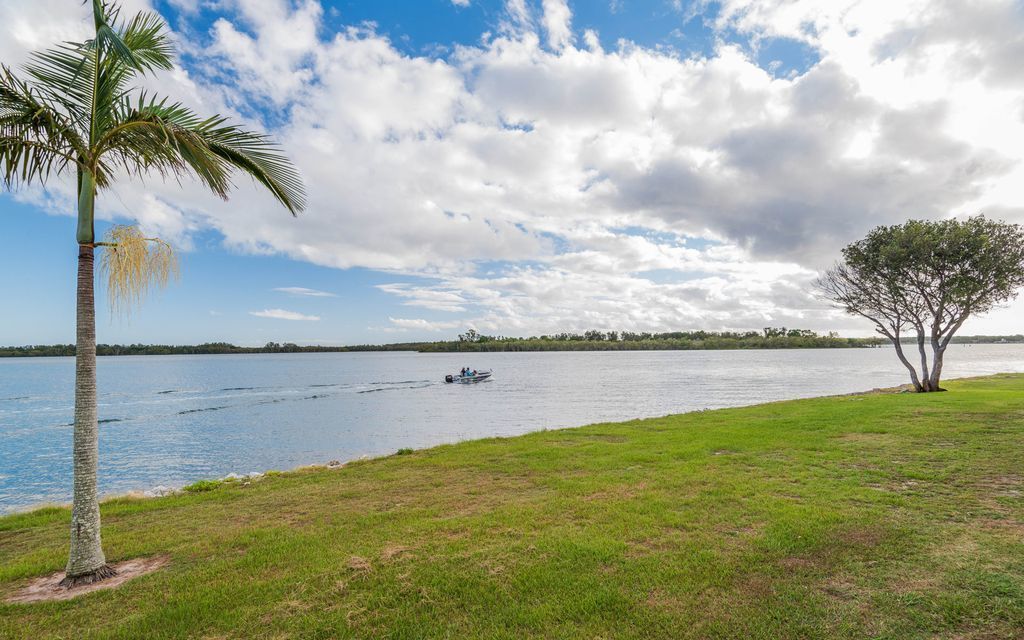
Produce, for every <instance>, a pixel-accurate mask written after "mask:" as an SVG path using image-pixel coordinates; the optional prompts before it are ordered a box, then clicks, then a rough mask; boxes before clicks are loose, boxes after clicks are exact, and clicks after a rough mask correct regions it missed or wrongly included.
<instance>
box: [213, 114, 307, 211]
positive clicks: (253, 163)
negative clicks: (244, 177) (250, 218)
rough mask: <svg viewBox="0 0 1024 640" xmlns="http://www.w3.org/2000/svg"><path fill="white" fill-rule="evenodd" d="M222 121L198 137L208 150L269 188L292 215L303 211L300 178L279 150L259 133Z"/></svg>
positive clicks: (302, 193) (303, 190) (302, 191)
mask: <svg viewBox="0 0 1024 640" xmlns="http://www.w3.org/2000/svg"><path fill="white" fill-rule="evenodd" d="M223 122H224V121H223V120H220V121H218V125H219V126H215V127H214V128H211V129H209V130H208V131H205V132H202V134H201V135H202V137H203V139H204V140H205V142H206V144H207V145H209V147H210V149H211V150H212V151H213V152H214V153H215V154H216V155H217V156H219V157H220V158H222V159H224V160H225V161H227V162H228V163H230V164H231V165H232V166H234V167H236V168H237V169H239V170H241V171H242V172H244V173H248V174H249V175H250V176H251V177H252V178H253V179H254V180H256V182H258V183H260V184H262V185H263V186H264V187H266V188H267V189H269V190H270V192H271V193H272V194H273V195H274V197H275V198H277V200H278V202H280V203H281V204H282V205H284V206H285V208H286V209H288V211H290V212H291V213H292V215H296V214H297V213H298V212H299V211H302V210H303V209H305V208H306V189H305V187H304V186H303V184H302V178H300V177H299V173H298V172H297V171H296V170H295V167H294V166H293V165H292V163H291V161H290V160H289V159H288V157H287V156H286V155H285V154H284V152H283V151H282V150H281V147H280V146H279V145H277V144H276V143H275V142H273V141H272V140H270V139H269V138H268V137H266V136H264V135H262V134H259V133H253V132H250V131H245V130H244V129H241V128H239V127H237V126H234V125H228V124H223Z"/></svg>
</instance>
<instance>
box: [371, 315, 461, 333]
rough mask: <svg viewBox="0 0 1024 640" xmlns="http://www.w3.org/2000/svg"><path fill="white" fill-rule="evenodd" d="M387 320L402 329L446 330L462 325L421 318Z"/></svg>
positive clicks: (396, 327)
mask: <svg viewBox="0 0 1024 640" xmlns="http://www.w3.org/2000/svg"><path fill="white" fill-rule="evenodd" d="M388 321H389V322H390V323H391V324H392V326H393V327H394V328H395V329H399V330H402V331H447V330H451V329H456V328H459V327H461V326H462V325H461V324H459V323H458V322H432V321H430V320H424V319H422V318H388Z"/></svg>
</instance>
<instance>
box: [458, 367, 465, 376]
mask: <svg viewBox="0 0 1024 640" xmlns="http://www.w3.org/2000/svg"><path fill="white" fill-rule="evenodd" d="M464 375H466V367H462V370H461V371H459V377H460V378H461V377H462V376H464Z"/></svg>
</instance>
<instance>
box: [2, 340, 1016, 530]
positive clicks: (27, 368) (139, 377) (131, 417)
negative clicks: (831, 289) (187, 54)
mask: <svg viewBox="0 0 1024 640" xmlns="http://www.w3.org/2000/svg"><path fill="white" fill-rule="evenodd" d="M462 366H471V367H475V368H477V369H488V368H493V369H494V372H495V374H494V379H493V380H492V381H490V382H485V383H481V384H477V385H446V384H444V383H443V382H441V380H442V379H443V377H444V374H445V373H449V372H457V371H458V370H459V369H460V368H461V367H462ZM1002 371H1024V345H972V346H953V347H950V350H949V352H948V354H947V358H946V368H945V374H946V377H947V378H950V377H957V376H970V375H981V374H987V373H996V372H1002ZM904 377H905V376H904V372H902V368H901V367H900V365H899V363H898V362H897V361H896V359H895V356H894V354H893V352H892V350H891V349H835V350H826V349H822V350H792V351H657V352H651V351H645V352H622V353H601V352H589V353H497V354H473V355H459V354H413V353H351V354H326V353H324V354H281V355H241V356H223V355H222V356H138V357H117V358H110V357H108V358H100V359H99V385H100V394H99V412H100V420H101V425H100V489H101V491H102V492H103V493H105V494H114V493H123V492H127V491H131V490H138V489H148V488H151V487H154V486H157V485H169V486H181V485H184V484H187V483H189V482H192V481H195V480H197V479H201V478H211V477H220V476H224V475H226V474H228V473H232V472H237V473H246V472H250V471H263V470H266V469H288V468H292V467H295V466H298V465H302V464H310V463H318V462H319V463H323V462H326V461H328V460H331V459H339V460H347V459H352V458H357V457H359V456H362V455H380V454H385V453H391V452H394V451H395V450H396V449H399V448H402V447H412V448H418V447H426V446H430V445H434V444H439V443H444V442H454V441H458V440H464V439H467V438H478V437H484V436H493V435H503V436H504V435H514V434H520V433H525V432H527V431H534V430H537V429H543V428H549V429H550V428H558V427H571V426H579V425H583V424H588V423H591V422H599V421H609V420H625V419H629V418H636V417H646V416H658V415H664V414H669V413H680V412H684V411H692V410H694V409H703V408H717V407H730V406H738V405H745V404H754V403H758V402H765V401H769V400H781V399H788V398H800V397H809V396H817V395H824V394H836V393H847V392H851V391H860V390H864V389H871V388H873V387H883V386H892V385H896V384H902V383H903V382H905V380H904ZM73 378H74V360H73V359H71V358H26V359H16V358H6V359H0V511H10V510H14V509H18V508H21V507H25V506H28V505H32V504H38V503H40V502H45V501H58V502H66V501H68V500H70V496H71V426H70V422H71V419H72V400H73V395H72V390H73Z"/></svg>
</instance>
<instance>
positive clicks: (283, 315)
mask: <svg viewBox="0 0 1024 640" xmlns="http://www.w3.org/2000/svg"><path fill="white" fill-rule="evenodd" d="M249 315H251V316H256V317H257V318H273V319H274V320H306V321H310V322H316V321H317V320H319V319H320V316H307V315H305V314H303V313H299V312H297V311H286V310H285V309H264V310H263V311H250V312H249Z"/></svg>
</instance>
